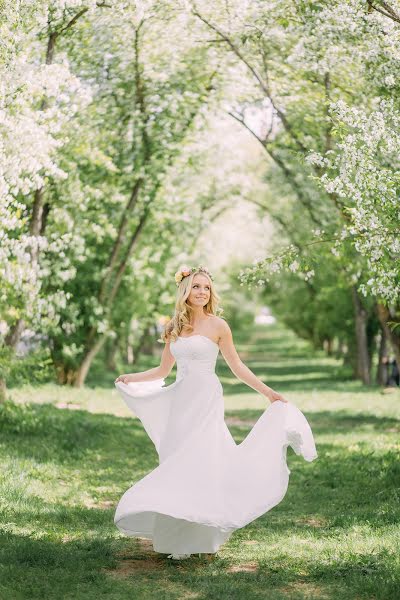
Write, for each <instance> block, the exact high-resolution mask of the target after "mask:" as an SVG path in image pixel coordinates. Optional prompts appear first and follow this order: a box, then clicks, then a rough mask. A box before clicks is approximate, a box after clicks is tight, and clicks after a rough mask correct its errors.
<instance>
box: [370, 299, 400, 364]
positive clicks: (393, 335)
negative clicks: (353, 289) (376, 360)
mask: <svg viewBox="0 0 400 600" xmlns="http://www.w3.org/2000/svg"><path fill="white" fill-rule="evenodd" d="M376 312H377V315H378V319H379V322H380V324H381V327H382V329H384V330H385V334H386V336H387V338H388V340H389V342H390V345H391V347H392V350H393V353H394V356H395V359H396V363H397V366H398V368H399V369H400V335H399V333H397V331H399V328H397V330H396V331H392V329H391V328H390V327H389V325H388V321H394V320H396V319H395V317H394V316H393V317H392V315H391V314H390V309H389V308H388V307H387V306H385V305H384V304H382V303H381V302H378V304H377V306H376Z"/></svg>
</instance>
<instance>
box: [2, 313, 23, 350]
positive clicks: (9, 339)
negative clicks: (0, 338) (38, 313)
mask: <svg viewBox="0 0 400 600" xmlns="http://www.w3.org/2000/svg"><path fill="white" fill-rule="evenodd" d="M24 327H25V323H24V320H23V319H18V321H17V322H16V323H14V325H12V326H11V327H10V331H9V332H8V333H7V335H6V337H5V339H4V342H5V344H6V346H8V347H9V348H12V349H13V350H15V349H16V347H17V345H18V342H19V340H20V339H21V335H22V332H23V331H24Z"/></svg>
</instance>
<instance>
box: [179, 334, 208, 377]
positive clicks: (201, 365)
mask: <svg viewBox="0 0 400 600" xmlns="http://www.w3.org/2000/svg"><path fill="white" fill-rule="evenodd" d="M170 349H171V353H172V355H173V356H174V358H175V360H176V380H177V381H178V380H180V379H182V377H184V376H185V375H189V374H192V373H196V374H197V373H198V374H204V373H211V374H213V373H214V374H215V364H216V362H217V357H218V353H219V347H218V344H216V343H215V342H214V341H213V340H212V339H210V338H209V337H206V336H204V335H200V334H195V335H191V336H189V337H178V339H177V340H176V341H175V342H171V344H170Z"/></svg>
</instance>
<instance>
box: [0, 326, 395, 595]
mask: <svg viewBox="0 0 400 600" xmlns="http://www.w3.org/2000/svg"><path fill="white" fill-rule="evenodd" d="M237 347H238V350H239V353H240V355H241V357H242V358H243V360H244V361H245V363H246V364H247V365H248V366H249V367H250V368H251V369H252V370H253V371H254V372H255V373H256V374H257V375H258V376H260V377H261V378H262V379H263V380H264V381H265V382H266V383H268V384H269V385H271V386H272V387H274V388H275V389H277V390H278V391H280V392H282V393H284V394H285V396H286V397H287V398H288V399H290V400H292V401H293V402H295V403H296V404H297V405H298V406H299V408H301V410H303V411H304V412H305V414H306V415H307V417H308V419H309V421H310V424H311V426H312V428H313V431H314V434H315V437H316V443H317V449H318V452H319V457H318V459H317V460H316V461H314V462H312V463H307V462H305V461H304V460H303V459H301V458H299V457H297V456H296V455H295V454H294V453H293V452H292V451H291V450H290V449H289V451H288V461H289V468H290V469H291V475H290V484H289V490H288V492H287V494H286V496H285V498H284V500H283V501H282V502H281V503H280V504H279V505H278V506H277V507H275V508H274V509H273V510H271V511H270V512H268V513H267V514H266V515H264V516H263V517H261V518H259V519H257V520H256V521H254V522H253V523H251V524H250V525H248V526H247V527H245V528H243V529H241V530H238V531H237V532H235V533H234V535H233V536H232V537H231V539H230V540H229V542H228V543H227V544H225V545H224V546H222V547H221V549H220V550H219V552H218V553H217V555H216V556H215V557H214V559H213V560H207V559H206V557H202V558H200V559H199V558H198V557H192V558H191V559H189V560H188V561H183V562H180V563H176V562H172V563H171V561H169V560H167V559H166V558H165V555H159V554H156V553H154V552H153V551H152V549H151V546H150V547H149V545H148V544H146V543H145V542H143V541H140V540H137V539H132V538H126V537H124V536H122V535H121V534H119V532H118V530H117V529H116V528H115V527H114V524H113V515H114V510H115V506H116V504H117V502H118V500H119V498H120V496H121V495H122V493H123V492H124V491H125V490H126V489H127V488H128V487H129V486H130V485H131V484H132V483H133V482H134V481H137V480H138V479H140V478H141V477H143V476H144V475H145V474H146V473H147V472H148V471H149V470H151V469H153V468H154V467H155V466H156V465H157V456H156V453H155V450H154V449H153V447H152V444H151V442H150V441H149V439H148V438H147V436H146V434H145V433H144V432H143V429H142V426H141V424H140V422H138V421H137V420H136V419H133V418H131V416H130V413H129V411H128V410H127V409H126V408H125V406H124V404H123V403H122V401H121V400H120V398H119V395H117V393H116V391H115V390H114V389H113V385H112V382H113V380H114V377H115V373H109V374H108V375H107V377H108V378H109V379H108V380H104V378H105V377H106V376H104V378H103V380H102V385H103V387H96V385H95V381H93V380H92V381H91V382H90V387H89V386H88V387H86V388H85V389H84V390H68V389H63V388H60V387H58V386H55V385H43V386H40V387H37V388H33V387H30V386H24V387H21V388H18V389H14V390H12V398H13V400H14V402H13V403H11V402H8V403H7V404H6V405H5V406H4V407H2V408H1V411H0V428H1V429H0V431H1V439H0V460H1V464H2V474H1V478H2V489H1V492H0V503H1V504H0V506H1V523H2V525H1V529H0V563H1V567H0V599H1V600H19V599H21V600H28V599H29V600H34V599H41V600H43V599H45V600H52V599H53V598H54V599H57V600H59V599H71V600H72V599H74V600H75V599H78V600H80V599H88V600H91V599H96V600H98V599H99V598H107V600H125V599H126V600H128V599H129V600H132V599H133V600H135V599H140V600H147V599H154V598H157V599H158V600H176V599H192V598H193V599H199V600H206V599H207V600H214V599H227V600H236V599H237V600H243V599H246V600H253V599H254V600H258V599H268V600H278V599H281V598H285V599H287V598H290V599H305V598H318V599H319V598H321V599H325V598H327V599H334V600H337V599H340V600H347V599H354V600H355V599H362V598H368V599H382V600H383V599H385V600H395V599H396V600H397V599H398V598H399V596H400V593H399V589H400V587H399V586H400V578H399V571H400V558H399V557H400V552H399V545H400V544H399V530H400V527H399V512H400V510H399V500H400V461H399V431H400V426H399V416H400V393H399V391H396V392H394V393H392V394H382V393H381V391H380V390H379V389H378V388H375V387H372V388H365V387H363V386H362V385H361V384H359V383H358V382H353V381H351V380H349V373H348V372H347V371H346V369H343V368H342V367H341V365H340V363H339V362H337V361H335V360H334V359H327V358H326V356H325V355H323V354H322V353H315V352H313V351H311V350H310V348H309V346H308V345H307V344H306V343H305V342H304V341H301V340H298V339H296V338H295V337H294V336H293V335H292V334H290V332H288V331H286V330H284V329H282V328H281V327H279V326H274V327H270V328H265V329H263V328H258V331H257V332H250V333H249V337H248V338H246V339H244V338H243V339H242V338H239V339H238V340H237ZM146 362H147V363H148V362H149V359H146ZM147 366H149V365H146V367H143V368H147ZM218 374H219V376H220V378H221V381H222V382H223V386H224V391H225V395H226V420H227V423H228V424H229V427H230V429H231V431H232V432H233V434H234V436H235V439H236V440H237V441H238V442H239V441H241V440H242V439H243V438H244V437H245V435H246V434H247V432H248V430H249V428H250V427H251V423H253V422H254V420H255V419H256V418H257V417H258V416H259V415H260V412H261V410H262V409H263V408H264V407H265V406H266V404H267V401H266V399H265V398H263V397H262V396H260V395H258V394H257V393H255V392H254V391H253V390H251V389H249V388H247V387H246V386H244V385H243V384H242V383H241V382H239V381H237V380H235V378H234V377H233V375H232V373H231V372H230V371H229V369H228V368H227V366H226V365H225V364H224V362H223V360H219V363H218ZM172 380H173V378H171V381H172Z"/></svg>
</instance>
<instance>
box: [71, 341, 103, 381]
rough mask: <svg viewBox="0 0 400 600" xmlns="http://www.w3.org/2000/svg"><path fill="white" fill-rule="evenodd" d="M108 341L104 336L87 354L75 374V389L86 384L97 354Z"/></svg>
mask: <svg viewBox="0 0 400 600" xmlns="http://www.w3.org/2000/svg"><path fill="white" fill-rule="evenodd" d="M105 341H106V337H105V336H104V335H102V336H101V337H99V338H98V339H97V341H96V343H95V344H93V346H92V347H91V348H89V350H88V351H87V352H86V354H85V355H84V357H83V360H82V362H81V365H80V367H79V369H78V370H77V371H76V374H75V381H74V382H73V385H74V387H76V388H80V387H82V385H83V384H84V383H85V379H86V377H87V374H88V372H89V369H90V366H91V364H92V362H93V359H94V358H95V356H96V355H97V353H98V352H99V351H100V350H101V348H102V347H103V345H104V342H105Z"/></svg>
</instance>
